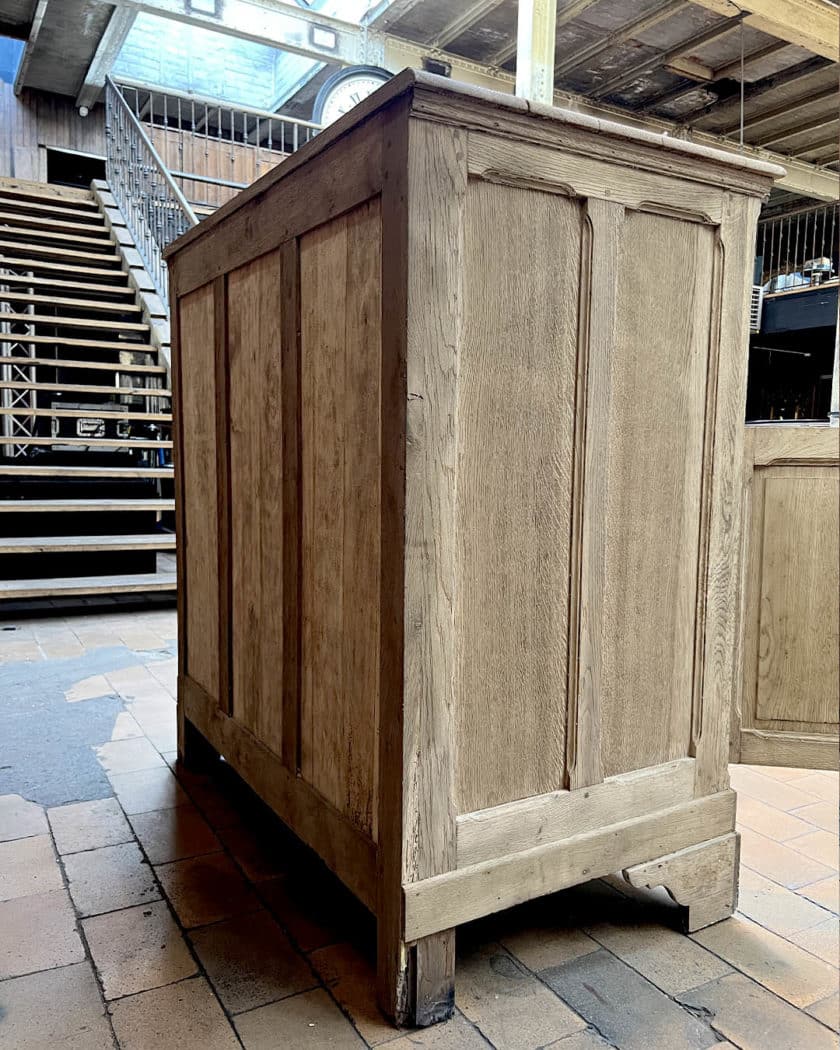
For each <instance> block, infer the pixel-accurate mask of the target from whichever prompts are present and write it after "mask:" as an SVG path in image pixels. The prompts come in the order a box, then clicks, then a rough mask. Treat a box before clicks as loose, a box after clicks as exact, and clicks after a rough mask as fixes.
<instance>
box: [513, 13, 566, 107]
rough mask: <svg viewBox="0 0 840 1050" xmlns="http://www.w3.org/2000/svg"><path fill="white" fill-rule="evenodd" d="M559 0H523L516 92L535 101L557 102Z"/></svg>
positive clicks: (518, 31)
mask: <svg viewBox="0 0 840 1050" xmlns="http://www.w3.org/2000/svg"><path fill="white" fill-rule="evenodd" d="M556 26H557V0H519V21H518V27H517V35H516V94H517V95H518V96H519V97H520V98H527V99H530V100H531V101H532V102H545V103H546V104H547V105H549V106H550V105H551V104H552V102H553V101H554V38H555V34H556V32H557V29H556Z"/></svg>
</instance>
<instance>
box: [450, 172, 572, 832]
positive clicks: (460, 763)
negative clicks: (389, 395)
mask: <svg viewBox="0 0 840 1050" xmlns="http://www.w3.org/2000/svg"><path fill="white" fill-rule="evenodd" d="M491 230H496V231H497V232H498V234H499V235H498V236H489V235H488V231H491ZM580 238H581V206H580V204H579V203H578V202H576V201H572V200H569V199H568V198H566V197H563V196H559V195H556V194H550V193H538V192H534V191H532V190H524V189H519V188H513V187H509V186H503V185H498V184H494V183H489V182H482V181H471V182H470V183H469V188H468V192H467V198H466V215H465V234H464V252H463V258H464V266H465V269H464V278H463V279H464V303H463V310H464V313H463V330H462V340H461V348H460V364H459V374H458V377H457V383H458V419H457V431H458V467H457V469H458V478H457V499H456V532H457V536H458V548H457V557H458V566H457V587H456V595H455V603H456V613H455V621H456V622H455V630H456V655H457V666H456V705H455V706H456V718H455V723H456V736H457V749H456V763H457V777H456V779H457V787H456V793H457V811H458V812H460V813H465V812H471V811H473V810H477V809H483V808H485V807H488V806H494V805H497V804H500V803H503V802H508V801H510V800H512V799H518V798H524V797H527V796H530V795H536V794H541V793H542V792H546V791H551V790H554V789H558V788H560V787H561V786H562V781H563V773H564V753H565V721H566V660H567V629H568V626H567V625H568V600H569V530H570V513H571V511H570V508H571V485H572V481H571V477H572V448H573V442H574V436H573V432H574V397H575V358H576V343H577V336H576V333H577V313H578V297H579V290H578V286H579V271H580ZM535 260H539V261H540V265H535Z"/></svg>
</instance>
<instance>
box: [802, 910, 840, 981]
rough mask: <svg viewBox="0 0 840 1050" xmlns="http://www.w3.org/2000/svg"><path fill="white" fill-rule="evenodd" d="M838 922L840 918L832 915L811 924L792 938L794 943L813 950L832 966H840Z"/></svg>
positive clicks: (839, 930)
mask: <svg viewBox="0 0 840 1050" xmlns="http://www.w3.org/2000/svg"><path fill="white" fill-rule="evenodd" d="M838 924H840V919H838V918H837V916H832V917H831V918H829V919H825V920H824V921H823V922H821V923H818V924H817V925H816V926H810V927H809V928H808V929H807V930H801V931H800V932H799V933H795V934H794V935H793V936H792V937H791V940H792V941H793V942H794V944H798V945H800V947H802V948H804V949H805V950H806V951H808V952H811V954H812V955H817V956H819V958H820V959H825V961H826V962H828V963H831V965H832V966H835V967H838V966H840V927H838ZM838 981H840V978H838Z"/></svg>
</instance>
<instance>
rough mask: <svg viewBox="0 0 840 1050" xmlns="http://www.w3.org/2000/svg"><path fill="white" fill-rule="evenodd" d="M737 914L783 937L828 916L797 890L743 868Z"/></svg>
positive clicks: (822, 909)
mask: <svg viewBox="0 0 840 1050" xmlns="http://www.w3.org/2000/svg"><path fill="white" fill-rule="evenodd" d="M800 892H801V891H800ZM738 912H739V913H740V914H743V915H746V916H747V918H749V919H752V920H753V921H754V922H757V923H758V924H759V925H760V926H765V927H766V928H767V929H768V930H772V931H773V932H774V933H778V934H779V936H780V937H789V936H790V935H791V934H792V933H798V932H799V931H800V930H805V929H808V927H809V926H816V925H817V923H820V922H823V921H824V920H825V919H826V917H827V916H826V911H825V909H824V908H821V907H819V906H818V905H817V904H814V903H813V902H812V901H810V900H806V899H805V898H804V897H802V896H800V893H797V892H796V891H795V890H789V889H788V888H787V887H786V886H780V885H779V884H778V883H777V882H773V881H772V880H771V879H765V877H764V876H763V875H759V874H758V872H755V871H752V870H751V869H750V868H743V867H742V868H741V881H740V885H739V887H738Z"/></svg>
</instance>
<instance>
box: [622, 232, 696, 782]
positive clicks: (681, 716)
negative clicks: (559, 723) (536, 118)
mask: <svg viewBox="0 0 840 1050" xmlns="http://www.w3.org/2000/svg"><path fill="white" fill-rule="evenodd" d="M714 251H715V235H714V231H713V230H712V229H711V228H709V227H706V226H702V225H700V224H697V223H685V222H680V221H677V220H675V219H671V218H666V217H663V216H658V215H653V214H646V213H642V212H628V213H627V215H626V218H625V222H624V227H623V236H622V242H621V249H620V257H619V272H618V281H617V288H618V292H617V303H616V322H615V325H616V331H615V344H614V348H613V355H612V361H613V366H612V393H611V405H610V442H609V468H608V469H609V476H608V482H607V510H606V529H607V539H606V575H605V579H606V596H605V608H604V636H603V653H604V656H603V682H602V687H603V693H602V697H601V719H602V757H603V772H604V775H605V776H611V775H613V774H616V773H623V772H627V771H629V770H632V769H642V768H645V767H647V766H652V765H656V764H657V763H660V762H666V761H668V760H670V759H674V758H681V757H684V756H686V755H688V752H689V740H690V728H691V710H692V691H693V683H694V653H695V620H696V609H697V578H698V566H699V556H700V524H701V503H702V464H703V444H704V417H705V413H706V377H707V361H708V356H709V344H710V326H711V324H712V319H711V316H710V314H711V309H712V283H713V262H714Z"/></svg>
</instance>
